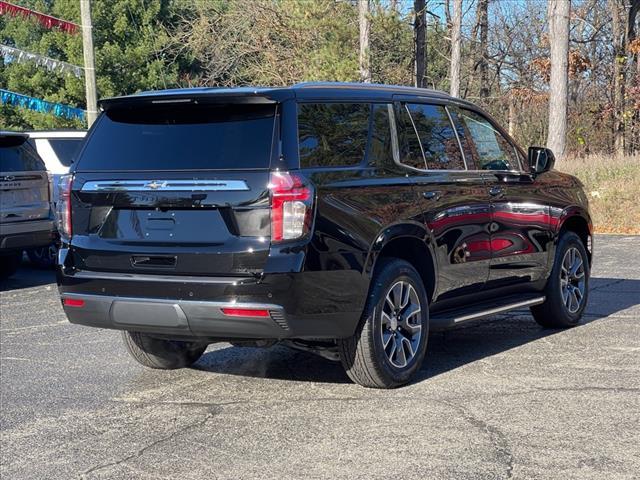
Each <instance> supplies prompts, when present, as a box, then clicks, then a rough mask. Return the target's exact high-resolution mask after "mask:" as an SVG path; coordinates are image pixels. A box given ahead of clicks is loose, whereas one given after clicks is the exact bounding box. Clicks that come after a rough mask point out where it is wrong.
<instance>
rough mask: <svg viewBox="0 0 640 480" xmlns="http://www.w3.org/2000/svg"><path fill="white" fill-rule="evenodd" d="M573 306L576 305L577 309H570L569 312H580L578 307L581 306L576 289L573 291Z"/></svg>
mask: <svg viewBox="0 0 640 480" xmlns="http://www.w3.org/2000/svg"><path fill="white" fill-rule="evenodd" d="M571 305H572V306H573V305H575V308H571V307H569V311H571V312H572V313H573V312H575V311H576V310H578V306H579V305H580V304H579V303H578V297H577V295H576V288H575V287H574V288H573V289H572V290H571Z"/></svg>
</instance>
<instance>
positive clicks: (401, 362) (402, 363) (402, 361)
mask: <svg viewBox="0 0 640 480" xmlns="http://www.w3.org/2000/svg"><path fill="white" fill-rule="evenodd" d="M396 357H397V359H398V366H399V367H406V366H407V355H406V353H405V351H404V346H403V345H402V338H400V337H399V338H397V339H396Z"/></svg>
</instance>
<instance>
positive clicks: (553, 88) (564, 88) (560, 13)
mask: <svg viewBox="0 0 640 480" xmlns="http://www.w3.org/2000/svg"><path fill="white" fill-rule="evenodd" d="M547 7H548V11H547V15H548V17H549V42H550V46H551V79H550V81H549V134H548V136H547V147H548V148H550V149H551V150H553V153H555V155H556V156H557V157H559V158H562V157H563V156H564V155H565V153H566V145H567V94H568V74H569V72H568V70H569V13H570V10H571V2H570V0H549V1H548V5H547Z"/></svg>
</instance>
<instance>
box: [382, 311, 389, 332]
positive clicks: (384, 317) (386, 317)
mask: <svg viewBox="0 0 640 480" xmlns="http://www.w3.org/2000/svg"><path fill="white" fill-rule="evenodd" d="M381 319H382V326H383V327H387V328H389V327H390V326H391V317H390V316H389V314H388V313H386V312H385V311H384V310H383V311H382V312H381Z"/></svg>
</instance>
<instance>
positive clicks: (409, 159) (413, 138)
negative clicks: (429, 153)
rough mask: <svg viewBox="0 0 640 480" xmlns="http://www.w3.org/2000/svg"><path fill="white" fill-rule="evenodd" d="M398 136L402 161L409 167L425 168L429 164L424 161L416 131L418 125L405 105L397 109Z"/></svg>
mask: <svg viewBox="0 0 640 480" xmlns="http://www.w3.org/2000/svg"><path fill="white" fill-rule="evenodd" d="M397 115H398V122H397V127H398V137H399V140H400V163H402V164H403V165H406V166H407V167H411V168H415V169H418V170H425V169H426V168H427V164H426V163H425V161H424V155H423V153H422V146H421V145H420V139H419V138H418V133H417V132H416V127H415V125H414V123H413V120H411V115H410V114H409V110H408V109H407V108H406V106H405V105H401V106H400V108H398V109H397Z"/></svg>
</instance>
